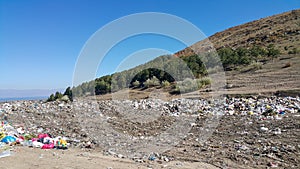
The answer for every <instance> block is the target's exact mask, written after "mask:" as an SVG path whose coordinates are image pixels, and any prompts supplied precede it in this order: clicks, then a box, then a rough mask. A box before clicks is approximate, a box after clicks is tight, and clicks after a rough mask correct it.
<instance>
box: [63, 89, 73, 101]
mask: <svg viewBox="0 0 300 169" xmlns="http://www.w3.org/2000/svg"><path fill="white" fill-rule="evenodd" d="M64 95H67V96H68V98H69V99H70V101H73V93H72V90H71V87H68V88H67V89H66V91H65V92H64Z"/></svg>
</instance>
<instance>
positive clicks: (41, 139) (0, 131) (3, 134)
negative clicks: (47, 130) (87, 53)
mask: <svg viewBox="0 0 300 169" xmlns="http://www.w3.org/2000/svg"><path fill="white" fill-rule="evenodd" d="M66 140H67V138H65V137H61V136H58V137H51V135H50V134H42V133H40V134H38V135H37V136H36V135H34V134H32V133H29V132H28V131H27V132H26V131H25V130H24V129H23V128H22V127H18V128H17V129H15V128H14V127H13V126H11V125H10V124H9V123H8V122H6V121H2V122H1V125H0V142H1V147H6V146H18V145H20V146H28V147H35V148H41V149H64V150H65V149H68V146H69V143H67V141H66ZM6 153H7V150H6Z"/></svg>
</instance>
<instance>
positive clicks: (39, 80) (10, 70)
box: [0, 0, 300, 89]
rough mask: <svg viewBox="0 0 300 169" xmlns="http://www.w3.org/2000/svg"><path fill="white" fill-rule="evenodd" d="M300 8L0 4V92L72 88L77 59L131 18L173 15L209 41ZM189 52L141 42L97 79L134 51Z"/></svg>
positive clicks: (146, 2)
mask: <svg viewBox="0 0 300 169" xmlns="http://www.w3.org/2000/svg"><path fill="white" fill-rule="evenodd" d="M298 8H300V1H299V0H263V1H262V0H251V1H241V0H228V1H224V0H210V1H200V0H105V1H104V0H95V1H92V0H89V1H84V0H42V1H41V0H26V1H24V0H0V89H55V88H66V87H67V86H71V85H72V79H73V72H74V68H75V64H76V60H77V57H78V55H79V53H80V51H81V49H82V48H83V46H84V44H85V43H86V41H87V40H88V39H89V38H90V36H91V35H92V34H93V33H95V32H96V31H97V30H98V29H100V28H101V27H103V26H104V25H106V24H108V23H109V22H111V21H113V20H115V19H118V18H120V17H123V16H126V15H129V14H134V13H140V12H163V13H169V14H172V15H176V16H178V17H181V18H183V19H186V20H188V21H189V22H191V23H193V24H194V25H196V26H197V27H198V28H199V29H200V30H202V31H203V32H204V33H205V34H206V35H207V36H209V35H212V34H214V33H216V32H219V31H222V30H224V29H226V28H229V27H231V26H235V25H239V24H242V23H246V22H249V21H252V20H257V19H260V18H263V17H266V16H270V15H274V14H278V13H282V12H285V11H289V10H292V9H298ZM184 47H185V45H183V44H182V43H179V42H177V41H174V40H172V39H171V38H168V37H163V36H158V35H145V36H135V37H132V38H129V39H126V40H125V41H123V42H121V43H120V44H118V45H117V46H116V47H115V48H114V49H113V50H112V51H111V52H110V53H109V54H108V55H107V56H106V57H105V59H104V61H103V62H102V64H101V65H100V67H99V69H98V71H97V76H101V75H105V74H110V73H112V72H114V71H115V69H116V67H117V66H118V64H119V63H120V62H121V61H122V59H123V58H125V57H126V56H128V55H130V54H132V53H133V52H134V51H138V50H141V49H144V48H160V49H165V50H167V51H170V52H171V53H172V52H176V51H178V50H181V49H183V48H184ZM145 61H146V60H145Z"/></svg>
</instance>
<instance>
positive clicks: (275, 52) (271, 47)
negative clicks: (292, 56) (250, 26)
mask: <svg viewBox="0 0 300 169" xmlns="http://www.w3.org/2000/svg"><path fill="white" fill-rule="evenodd" d="M267 51H268V56H271V57H272V58H274V57H276V56H277V55H279V54H280V51H279V50H278V49H275V48H274V45H273V44H270V45H269V46H268V48H267Z"/></svg>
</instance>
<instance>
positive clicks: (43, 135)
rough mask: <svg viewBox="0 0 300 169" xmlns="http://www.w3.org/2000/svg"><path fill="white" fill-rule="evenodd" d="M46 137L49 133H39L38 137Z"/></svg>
mask: <svg viewBox="0 0 300 169" xmlns="http://www.w3.org/2000/svg"><path fill="white" fill-rule="evenodd" d="M45 137H49V136H48V134H39V135H38V138H39V139H41V138H45Z"/></svg>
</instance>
